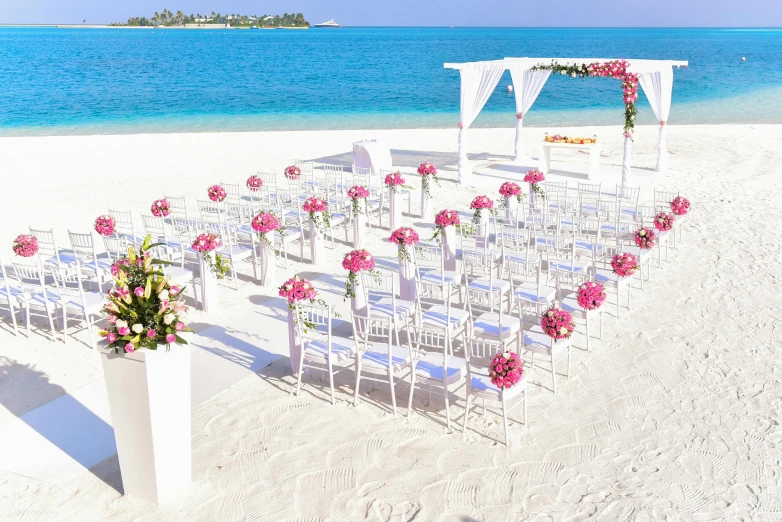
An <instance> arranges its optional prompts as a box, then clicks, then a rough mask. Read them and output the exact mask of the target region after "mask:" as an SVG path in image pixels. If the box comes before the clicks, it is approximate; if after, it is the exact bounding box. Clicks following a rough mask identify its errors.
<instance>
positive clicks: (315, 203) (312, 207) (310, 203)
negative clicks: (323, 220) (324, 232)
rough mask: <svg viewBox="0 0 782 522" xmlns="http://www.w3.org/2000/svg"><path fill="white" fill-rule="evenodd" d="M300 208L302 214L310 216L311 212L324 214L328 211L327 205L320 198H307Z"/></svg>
mask: <svg viewBox="0 0 782 522" xmlns="http://www.w3.org/2000/svg"><path fill="white" fill-rule="evenodd" d="M301 208H302V210H304V212H309V213H310V214H311V213H313V212H326V211H328V209H329V205H328V203H326V202H325V201H324V200H323V199H321V198H316V197H311V198H307V201H305V202H304V205H303V206H302V207H301Z"/></svg>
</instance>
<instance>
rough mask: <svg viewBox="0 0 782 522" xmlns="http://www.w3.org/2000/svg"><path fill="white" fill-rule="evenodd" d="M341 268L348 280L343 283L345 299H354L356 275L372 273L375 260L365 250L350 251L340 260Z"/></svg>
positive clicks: (356, 282) (356, 284)
mask: <svg viewBox="0 0 782 522" xmlns="http://www.w3.org/2000/svg"><path fill="white" fill-rule="evenodd" d="M342 268H344V269H345V270H347V271H348V278H347V281H346V282H345V297H356V287H357V286H358V274H359V273H360V272H374V271H375V258H373V257H372V254H370V253H369V251H367V250H364V249H362V250H352V251H350V252H348V253H347V254H346V255H345V257H344V258H343V259H342Z"/></svg>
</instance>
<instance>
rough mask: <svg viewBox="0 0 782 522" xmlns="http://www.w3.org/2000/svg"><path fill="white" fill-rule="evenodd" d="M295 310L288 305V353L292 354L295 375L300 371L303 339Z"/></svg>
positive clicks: (291, 362) (292, 366) (291, 360)
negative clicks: (297, 325) (300, 335)
mask: <svg viewBox="0 0 782 522" xmlns="http://www.w3.org/2000/svg"><path fill="white" fill-rule="evenodd" d="M294 314H295V311H294V310H293V309H291V308H290V307H288V353H289V356H290V364H291V371H292V372H293V374H294V375H296V374H297V373H298V372H299V357H300V354H301V339H300V338H299V333H298V331H297V330H296V319H295V316H294Z"/></svg>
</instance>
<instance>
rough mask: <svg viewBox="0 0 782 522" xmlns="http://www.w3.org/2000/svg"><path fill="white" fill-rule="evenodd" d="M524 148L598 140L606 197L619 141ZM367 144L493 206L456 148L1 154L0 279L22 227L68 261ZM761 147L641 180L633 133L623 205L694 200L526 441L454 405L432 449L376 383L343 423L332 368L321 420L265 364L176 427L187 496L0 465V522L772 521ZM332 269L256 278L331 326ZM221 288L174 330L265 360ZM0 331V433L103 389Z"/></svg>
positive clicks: (33, 140)
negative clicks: (295, 290)
mask: <svg viewBox="0 0 782 522" xmlns="http://www.w3.org/2000/svg"><path fill="white" fill-rule="evenodd" d="M546 130H549V131H554V132H560V133H564V134H572V135H579V136H592V135H593V134H597V135H598V136H599V139H600V143H601V144H602V159H601V162H602V165H603V169H604V171H605V172H606V174H605V175H604V190H605V191H610V192H613V187H614V184H615V183H618V182H619V180H620V178H619V176H618V170H617V165H621V151H622V131H621V128H620V127H618V126H616V127H585V128H578V129H569V128H557V129H543V128H527V129H525V131H524V132H525V135H524V143H525V151H526V152H527V153H528V154H530V155H532V156H535V157H537V154H538V151H537V144H538V143H539V142H540V141H541V140H542V136H543V133H544V131H546ZM365 138H377V139H378V140H382V141H384V142H385V143H387V144H388V145H389V146H390V148H391V149H392V157H393V159H394V165H395V166H396V167H399V168H400V169H401V171H402V172H403V173H408V174H410V176H409V180H410V184H411V185H415V186H416V187H418V186H419V181H418V179H415V178H417V176H414V175H413V173H414V172H415V168H416V167H417V166H418V164H420V163H421V162H423V161H431V162H433V163H434V164H435V165H437V167H438V169H439V170H440V177H441V179H442V188H441V189H438V190H436V191H435V193H434V196H435V203H434V207H435V208H436V209H437V210H440V209H443V208H454V209H457V210H463V211H468V205H469V203H470V201H471V199H472V198H473V197H474V196H475V195H478V194H483V193H486V194H488V195H489V196H492V197H497V188H498V187H499V185H500V183H501V182H502V180H500V179H497V178H490V177H481V178H479V182H478V183H479V184H480V185H481V186H480V187H472V186H460V185H458V184H457V183H455V180H456V177H457V175H456V148H457V130H456V129H445V130H443V129H439V130H377V131H366V130H355V131H311V132H252V133H250V132H248V133H217V134H155V135H152V134H149V135H118V136H57V137H25V138H0V172H1V173H2V174H1V175H2V180H3V188H4V198H3V204H2V205H0V259H1V260H2V262H4V263H5V264H6V265H8V264H9V263H10V262H11V261H12V259H11V257H12V252H11V248H10V245H11V243H12V241H13V238H14V237H15V236H16V235H18V234H21V233H26V232H27V230H28V226H33V227H36V228H54V229H55V231H56V233H57V239H58V241H59V242H60V244H61V245H67V244H68V236H67V231H68V229H70V230H73V231H81V232H87V231H89V230H91V229H92V223H93V221H94V219H95V217H97V216H98V215H100V214H104V213H106V212H107V211H108V209H109V208H112V209H118V210H125V209H131V210H133V211H134V213H135V216H136V220H137V227H138V229H139V231H140V230H141V218H140V215H141V213H142V212H143V213H147V212H148V209H149V206H150V204H151V202H152V201H153V200H155V199H158V198H161V197H163V195H164V194H168V195H184V196H187V197H188V199H189V202H190V204H191V205H193V211H194V212H195V200H196V199H197V198H199V199H204V198H205V196H206V189H207V187H208V186H210V185H212V184H215V183H219V182H230V183H242V184H243V183H244V180H245V179H246V178H247V177H248V176H249V175H250V174H254V173H255V172H256V171H258V170H274V171H275V172H277V173H278V174H279V179H280V183H281V184H282V181H283V177H282V170H283V169H284V168H285V167H286V166H287V165H290V164H292V163H293V161H294V159H299V160H314V161H317V162H322V163H344V164H350V161H351V159H352V152H351V151H352V144H353V142H355V141H358V140H361V139H365ZM513 140H514V129H510V128H508V129H474V130H470V132H469V151H470V158H471V159H472V160H473V166H474V170H475V171H476V172H481V171H484V172H485V170H486V169H487V167H489V166H490V165H493V164H497V163H503V162H506V163H507V162H510V161H511V159H512V154H513ZM780 143H782V125H731V126H717V125H715V126H676V125H671V126H670V127H669V129H668V150H669V151H670V169H671V170H670V172H668V173H665V174H660V173H655V172H653V168H654V165H655V160H656V152H657V127H656V126H655V127H644V126H642V127H639V128H637V130H636V133H635V144H634V150H633V159H632V164H633V166H634V167H635V176H636V182H637V183H638V184H641V185H642V186H643V189H642V194H641V199H642V200H643V201H647V202H649V203H651V201H652V197H653V190H654V188H655V187H656V188H669V189H670V190H678V191H680V192H681V194H682V195H685V196H686V197H688V198H689V199H690V201H691V202H692V204H693V209H692V211H691V216H690V217H689V218H688V219H689V221H688V223H687V228H686V229H685V232H684V238H683V241H682V243H681V244H679V245H678V248H677V249H676V250H671V251H670V254H669V255H670V260H671V262H670V263H666V264H664V265H663V268H662V269H660V268H653V269H652V279H651V281H650V282H649V283H648V285H647V286H646V287H645V289H644V290H643V291H641V290H640V288H634V289H633V302H632V308H631V309H630V310H629V311H627V310H623V311H622V315H621V317H620V318H617V317H616V315H615V308H614V306H613V302H612V303H610V306H607V308H606V317H605V324H604V336H603V339H602V340H597V339H593V340H592V345H591V348H592V351H591V352H590V353H587V351H586V349H585V345H584V338H583V336H582V335H581V334H580V333H577V334H576V335H575V338H574V340H575V341H574V345H575V349H574V351H573V365H572V370H571V374H570V377H569V378H566V377H565V376H564V365H562V366H560V367H559V370H558V372H559V373H558V376H557V378H558V389H557V394H556V395H555V394H553V393H552V391H551V389H550V387H551V374H550V371H549V367H548V366H547V365H544V366H543V367H542V368H536V370H535V372H534V373H533V374H532V375H531V379H532V381H531V385H530V386H529V387H528V390H529V392H530V401H529V417H528V422H527V424H526V425H524V424H523V423H522V422H521V408H520V407H518V408H516V409H514V410H512V411H511V414H510V417H511V426H510V445H509V447H506V446H505V445H503V443H502V442H503V427H502V418H501V417H500V416H498V415H497V413H496V411H490V412H487V413H486V416H485V417H481V415H480V412H479V411H478V410H475V411H473V413H472V414H471V416H470V423H469V427H468V430H467V434H466V435H465V436H463V435H462V432H461V427H462V422H463V415H464V406H465V401H464V389H463V388H462V389H460V390H459V391H458V392H457V393H456V394H455V404H454V405H452V410H451V415H452V420H453V421H454V422H453V428H452V430H451V432H450V433H449V432H448V430H447V429H446V427H445V412H444V409H443V405H442V404H441V402H440V400H439V398H437V397H435V398H433V400H432V401H431V402H430V401H429V400H428V396H427V395H426V393H423V392H420V391H418V390H416V395H415V400H414V403H413V410H414V411H413V413H412V414H411V415H410V417H409V418H408V417H406V414H407V408H406V404H407V396H408V390H409V380H408V379H406V380H405V381H404V382H402V383H400V384H399V385H398V386H397V403H398V404H399V405H400V415H398V416H396V417H394V416H393V415H392V413H391V410H390V403H391V401H390V393H389V391H388V389H387V388H386V387H384V386H382V385H378V389H377V390H371V387H369V386H366V387H364V386H363V385H362V388H361V396H362V400H361V401H360V402H359V405H358V407H354V406H353V403H352V394H353V383H354V380H353V379H354V377H353V373H352V371H347V372H345V373H343V374H341V375H340V376H339V377H338V378H337V385H338V390H337V403H336V405H334V406H332V405H331V404H330V403H329V390H328V385H327V384H324V383H322V382H320V381H318V380H316V379H310V380H305V384H304V386H303V389H302V393H301V396H300V397H295V396H294V395H293V394H292V391H293V390H294V389H295V384H296V381H295V378H294V377H293V376H292V375H291V374H290V370H289V369H288V364H289V361H288V358H287V357H286V356H282V357H280V358H278V359H276V360H275V362H273V363H272V364H271V365H270V366H266V367H263V368H262V369H260V370H258V371H257V373H253V372H249V374H248V375H247V376H246V377H245V378H243V379H241V380H240V381H239V382H238V383H236V384H235V385H233V386H231V387H230V388H229V389H227V390H225V391H223V392H222V393H219V394H218V395H217V396H215V397H213V398H211V399H208V400H206V401H205V402H203V403H201V404H200V405H198V406H197V407H196V408H195V409H194V410H193V418H192V422H193V433H192V436H193V439H192V448H193V482H192V485H191V487H190V488H189V489H186V490H184V491H182V492H181V494H179V495H178V496H176V497H175V498H174V499H172V500H171V501H170V502H168V503H166V504H163V505H154V504H150V503H148V502H145V501H143V500H139V499H136V498H133V497H130V496H123V495H122V492H121V491H122V486H121V477H120V472H119V465H118V460H117V457H116V455H115V456H113V457H110V458H108V459H106V460H104V461H103V462H100V463H98V464H96V465H94V466H92V467H91V468H90V469H86V468H82V470H81V471H80V472H77V473H74V474H72V475H69V476H63V477H61V478H60V479H56V478H55V479H52V480H41V479H39V478H34V477H31V476H24V475H22V474H20V473H17V472H12V471H9V470H8V469H5V468H3V464H2V458H0V519H2V520H23V521H47V522H48V521H55V520H63V521H65V520H78V521H93V520H94V521H98V520H112V521H125V520H127V521H131V520H133V521H142V520H143V521H157V520H160V521H163V520H183V521H184V520H187V521H218V520H220V521H234V520H236V521H244V520H248V521H249V520H263V521H265V520H275V521H281V520H287V521H293V520H297V521H304V520H311V521H316V520H317V521H321V520H323V521H325V520H330V521H354V520H373V521H375V520H382V521H402V520H404V521H407V520H422V521H429V520H438V521H468V520H479V521H487V522H489V521H506V520H535V521H549V520H568V521H575V520H584V519H588V518H591V519H594V520H607V521H620V520H627V521H645V520H648V521H660V520H763V521H766V520H767V521H771V520H781V519H782V501H781V500H780V491H782V450H781V449H780V443H781V442H782V431H780V426H779V424H780V418H779V410H780V407H782V368H781V367H780V358H779V356H777V353H776V350H777V349H780V348H782V312H780V310H782V284H781V283H780V278H779V270H780V261H779V254H780V252H782V239H781V238H780V235H777V233H776V232H777V231H776V229H777V228H778V226H779V223H782V210H781V208H782V205H781V203H782V181H781V180H780V172H779V165H780V163H782V161H781V160H782V152H780V147H779V144H780ZM558 154H561V156H560V157H562V158H564V159H566V160H568V161H573V162H586V157H587V156H586V155H585V154H580V153H578V152H572V153H558ZM612 169H613V170H612ZM611 172H615V173H617V174H615V175H613V177H612V175H611V174H610V173H611ZM571 183H573V184H575V181H571ZM412 214H413V215H412V216H411V215H405V216H404V219H405V221H406V223H408V224H410V226H413V227H415V228H416V229H417V230H419V232H420V234H421V237H422V238H428V237H430V235H431V233H430V232H429V230H428V229H430V228H431V224H429V223H422V222H421V220H420V218H418V199H417V197H414V198H413V210H412ZM388 235H389V232H388V230H387V229H383V230H377V229H375V230H373V232H372V233H371V240H370V245H369V250H370V251H371V252H373V254H374V255H375V256H376V257H378V258H382V259H384V260H385V262H386V264H388V265H392V264H393V263H395V248H394V246H393V245H391V244H390V243H388V242H387V236H388ZM339 237H340V236H339V234H337V238H339ZM351 249H352V248H351V247H350V246H348V245H347V244H345V243H340V242H338V243H337V246H336V248H335V249H333V250H332V249H330V248H327V251H326V252H327V256H328V265H327V266H317V267H315V266H313V265H312V264H309V263H297V262H293V263H291V265H290V266H289V267H288V268H287V269H283V268H278V274H277V279H278V283H282V282H283V281H284V280H285V279H287V278H288V277H291V276H292V275H294V274H296V273H299V274H303V275H304V276H305V277H307V278H308V279H310V280H311V281H313V283H314V284H315V286H316V287H317V288H318V289H319V291H320V297H322V298H324V299H326V300H327V301H328V302H329V303H331V304H333V305H335V306H337V308H338V310H339V311H340V312H341V313H342V315H343V317H345V318H347V317H349V303H348V302H346V301H344V300H343V297H342V294H343V293H344V278H345V275H346V272H345V270H343V269H342V267H341V265H340V261H341V258H342V256H343V255H344V254H345V253H347V252H348V251H350V250H351ZM240 271H242V276H241V279H242V280H241V281H240V285H239V290H238V291H237V290H233V289H232V288H230V287H229V286H227V285H226V284H222V283H221V287H220V304H221V306H220V309H219V310H218V311H216V312H213V313H210V314H208V315H207V314H204V313H202V312H200V311H198V310H195V309H193V310H192V311H191V313H190V314H189V321H190V323H191V324H192V325H193V327H194V330H195V331H196V334H199V332H203V331H205V330H208V329H209V328H214V327H220V328H223V329H224V330H225V331H226V332H229V333H230V334H231V335H234V336H235V337H237V338H241V339H247V340H249V341H248V342H250V343H253V344H254V345H256V346H258V347H260V348H261V349H262V350H265V351H267V352H270V353H272V354H282V353H286V352H287V335H286V334H287V330H286V324H285V317H284V315H283V311H284V303H283V301H282V299H280V298H279V297H277V296H276V292H274V291H273V290H271V289H265V288H262V287H261V286H258V285H256V284H255V282H254V281H253V280H252V272H251V270H250V268H249V266H244V267H243V268H242V267H240ZM636 285H637V281H636ZM190 291H192V289H191V290H190ZM612 299H613V295H612V294H611V293H609V300H612ZM7 319H8V318H7V315H4V316H2V317H0V433H1V432H2V430H3V429H4V428H3V427H4V426H6V425H8V423H11V422H14V421H15V419H16V418H17V417H20V416H22V415H24V414H27V413H29V412H32V411H34V410H35V409H36V408H39V407H41V406H43V405H45V404H47V403H49V402H50V401H52V400H54V399H57V398H58V397H61V396H63V395H65V394H70V393H74V392H76V391H77V390H79V389H81V388H83V387H85V386H88V385H90V384H91V383H95V382H96V381H99V380H100V379H101V378H102V375H103V373H102V369H101V365H100V359H99V356H98V355H97V353H96V352H94V351H92V349H91V348H90V347H89V344H88V340H87V339H88V338H87V335H86V332H84V331H80V332H78V333H76V334H75V335H74V334H72V333H71V334H69V335H68V337H67V339H66V341H65V342H62V341H60V342H57V343H56V344H55V343H53V342H52V341H51V340H50V339H48V338H47V337H46V335H45V334H46V332H47V327H43V328H42V326H44V324H42V323H40V322H36V324H35V327H34V328H33V333H32V336H31V339H29V340H28V339H27V338H25V337H24V335H22V336H20V337H14V335H13V333H12V331H11V328H10V322H9V321H8V320H7ZM74 331H75V329H72V330H70V332H74ZM205 379H208V376H207V377H205ZM208 384H209V383H207V382H204V383H203V385H204V386H208ZM1 440H3V439H2V435H0V441H1ZM6 450H7V451H13V448H10V449H8V448H6Z"/></svg>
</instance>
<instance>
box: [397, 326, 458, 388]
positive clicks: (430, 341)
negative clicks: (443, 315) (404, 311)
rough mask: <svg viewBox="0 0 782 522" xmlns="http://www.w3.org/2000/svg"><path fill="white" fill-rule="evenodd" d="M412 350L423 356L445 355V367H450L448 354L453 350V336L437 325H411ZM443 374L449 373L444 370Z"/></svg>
mask: <svg viewBox="0 0 782 522" xmlns="http://www.w3.org/2000/svg"><path fill="white" fill-rule="evenodd" d="M407 332H408V335H409V337H410V338H409V339H408V343H409V345H410V350H411V351H412V352H413V354H414V356H417V357H423V356H424V355H426V354H428V353H439V354H442V355H443V369H444V370H445V369H446V368H448V354H449V353H450V352H451V337H450V334H449V333H448V330H447V329H446V328H444V327H437V326H428V325H427V326H416V325H410V326H409V327H408V329H407ZM443 375H444V376H445V375H447V374H446V372H445V371H444V372H443Z"/></svg>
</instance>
